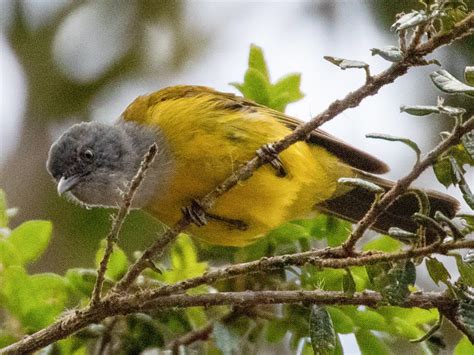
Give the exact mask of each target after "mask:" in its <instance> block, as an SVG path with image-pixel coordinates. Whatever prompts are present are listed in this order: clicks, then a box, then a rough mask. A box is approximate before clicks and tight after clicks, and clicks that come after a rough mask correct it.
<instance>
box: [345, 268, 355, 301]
mask: <svg viewBox="0 0 474 355" xmlns="http://www.w3.org/2000/svg"><path fill="white" fill-rule="evenodd" d="M342 290H343V291H344V293H345V294H346V296H349V297H351V296H353V295H354V293H355V291H356V284H355V281H354V278H353V276H352V273H351V271H350V270H349V269H346V273H345V274H344V276H343V277H342Z"/></svg>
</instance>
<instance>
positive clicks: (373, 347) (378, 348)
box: [355, 329, 390, 355]
mask: <svg viewBox="0 0 474 355" xmlns="http://www.w3.org/2000/svg"><path fill="white" fill-rule="evenodd" d="M355 336H356V340H357V344H359V349H360V351H361V354H362V355H373V354H377V355H383V354H387V355H388V354H390V350H389V348H388V347H387V345H385V343H384V342H383V341H382V340H381V339H379V338H377V337H376V336H375V335H374V334H373V333H372V332H371V331H369V330H365V329H360V330H358V331H356V333H355Z"/></svg>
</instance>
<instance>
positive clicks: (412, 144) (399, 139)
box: [365, 133, 421, 161]
mask: <svg viewBox="0 0 474 355" xmlns="http://www.w3.org/2000/svg"><path fill="white" fill-rule="evenodd" d="M365 136H366V137H367V138H375V139H383V140H386V141H391V142H402V143H404V144H406V145H407V146H409V147H410V148H411V149H413V151H414V152H415V153H416V159H417V161H418V160H420V155H421V151H420V148H419V147H418V144H416V143H415V142H413V141H412V140H411V139H408V138H402V137H395V136H391V135H389V134H381V133H371V134H366V135H365Z"/></svg>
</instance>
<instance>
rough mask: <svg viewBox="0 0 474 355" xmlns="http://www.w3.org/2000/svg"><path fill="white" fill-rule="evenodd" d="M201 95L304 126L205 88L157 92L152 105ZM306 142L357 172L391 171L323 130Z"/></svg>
mask: <svg viewBox="0 0 474 355" xmlns="http://www.w3.org/2000/svg"><path fill="white" fill-rule="evenodd" d="M198 95H213V96H214V97H215V99H216V104H218V105H222V108H223V109H232V110H239V111H259V112H265V113H267V114H269V115H271V116H272V117H274V118H275V119H277V120H278V121H280V122H281V123H283V124H284V125H285V126H287V127H288V128H290V129H292V130H294V129H296V128H297V127H298V126H300V125H302V124H303V123H304V122H302V121H300V120H298V119H296V118H294V117H291V116H288V115H285V114H284V113H282V112H279V111H276V110H273V109H271V108H268V107H265V106H263V105H259V104H257V103H255V102H253V101H251V100H248V99H245V98H243V97H240V96H236V95H234V94H231V93H222V92H219V91H215V90H213V89H211V88H208V87H204V86H173V87H170V88H167V89H164V90H161V91H159V92H157V93H156V94H155V95H153V96H152V97H153V99H152V101H153V104H155V103H158V102H160V101H165V100H170V99H171V100H172V99H175V98H179V97H193V96H198ZM306 141H307V142H308V143H313V144H317V145H319V146H322V147H324V148H325V149H326V150H328V151H329V152H330V153H332V154H334V155H335V156H337V157H338V158H339V159H341V160H342V161H343V162H344V163H346V164H348V165H350V166H352V167H354V168H356V169H359V170H362V171H366V172H369V173H375V174H383V173H386V172H387V171H389V168H388V166H387V164H385V163H384V162H383V161H381V160H379V159H377V158H375V157H374V156H372V155H370V154H368V153H366V152H364V151H362V150H360V149H357V148H355V147H353V146H351V145H350V144H347V143H345V142H344V141H342V140H340V139H339V138H336V137H334V136H333V135H331V134H329V133H327V132H325V131H322V130H320V129H315V130H313V131H312V132H311V134H310V136H309V137H308V138H307V139H306Z"/></svg>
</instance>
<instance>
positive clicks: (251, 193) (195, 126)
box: [124, 93, 348, 246]
mask: <svg viewBox="0 0 474 355" xmlns="http://www.w3.org/2000/svg"><path fill="white" fill-rule="evenodd" d="M124 118H125V119H128V120H133V121H136V122H139V123H142V124H146V125H151V126H158V127H159V128H160V129H161V130H162V132H163V134H164V136H165V137H166V139H167V141H168V144H169V148H170V150H171V152H172V155H173V157H174V159H175V171H174V173H173V174H172V176H170V182H169V183H168V184H167V188H166V191H158V192H157V194H156V198H154V199H153V201H152V202H151V203H150V204H149V206H147V208H146V210H147V211H148V212H150V213H151V214H152V215H154V216H155V217H156V218H158V219H159V220H161V221H162V222H164V223H165V224H168V225H172V224H173V223H175V222H176V221H177V220H178V219H179V218H180V217H181V211H180V209H181V207H183V206H187V205H189V203H190V202H191V200H192V199H193V198H195V199H197V198H200V197H202V196H204V195H205V194H206V193H208V192H209V191H211V190H212V189H214V188H215V187H216V186H217V185H218V184H219V183H221V182H222V181H224V179H225V178H227V177H228V176H229V175H230V174H231V173H232V172H233V171H234V170H235V169H236V168H237V167H238V166H239V165H240V164H242V163H244V162H245V161H247V160H248V159H250V158H252V157H253V156H254V155H255V151H256V150H257V149H258V148H259V147H260V146H261V145H263V144H265V143H269V142H273V141H276V140H278V139H280V138H282V137H284V136H285V135H287V134H289V133H290V130H289V129H288V128H287V127H286V126H284V125H283V124H282V123H280V122H279V121H278V120H277V119H276V118H274V117H272V116H271V115H269V114H268V113H267V112H266V111H264V110H259V109H258V108H244V109H242V108H238V107H237V108H235V109H234V108H223V107H222V105H221V104H220V102H219V101H218V100H216V99H215V97H214V96H212V95H209V94H207V93H203V94H202V95H195V96H191V97H186V96H178V97H172V98H167V99H166V100H161V99H160V97H158V98H157V97H156V94H155V96H154V95H150V96H143V97H140V98H138V99H137V100H136V101H135V102H134V103H132V105H130V106H129V108H128V109H127V111H126V112H125V113H124ZM280 158H281V160H282V162H283V164H284V167H285V169H286V171H287V172H288V176H287V177H285V178H280V177H277V176H276V175H275V171H274V170H273V168H271V167H269V166H264V167H262V168H260V169H259V170H257V171H256V172H255V173H254V175H253V176H252V177H251V178H250V179H248V180H246V181H243V182H240V183H239V184H238V186H236V187H234V188H233V189H232V190H231V191H229V192H227V193H225V194H224V195H223V196H222V197H220V198H219V199H218V200H217V202H216V204H215V206H214V207H213V208H212V210H211V211H210V212H211V213H213V214H216V215H219V216H221V217H227V218H232V219H237V220H240V221H243V222H245V223H246V224H247V225H248V226H249V228H248V229H247V230H246V231H240V230H238V229H233V228H230V227H229V226H228V225H226V224H223V223H222V222H214V221H210V222H209V223H208V224H207V225H206V226H204V227H201V228H198V227H191V229H190V231H191V233H192V234H193V235H195V236H197V237H199V238H201V239H204V240H206V241H208V242H210V243H212V244H219V245H233V246H242V245H245V244H248V243H250V242H252V241H253V240H255V239H256V238H258V237H260V236H262V235H263V234H264V233H266V232H267V231H269V230H270V229H272V228H275V227H277V226H278V225H280V224H282V223H284V222H285V221H289V220H292V219H295V218H301V217H304V216H306V215H308V214H309V213H310V212H311V211H312V209H313V206H314V205H315V204H316V203H317V202H321V201H323V200H326V199H328V198H329V197H331V195H332V194H333V193H334V191H335V189H336V183H337V178H338V177H339V176H341V175H343V172H341V171H340V170H341V169H343V170H348V168H347V167H345V166H344V165H342V164H340V163H339V161H338V160H337V158H335V157H334V156H332V155H330V154H329V153H328V152H327V151H326V150H324V149H323V148H321V147H318V146H314V145H311V146H310V145H308V144H306V143H304V142H299V143H296V144H294V145H293V146H291V147H290V148H289V149H287V150H286V151H284V152H283V153H282V154H281V155H280Z"/></svg>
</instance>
